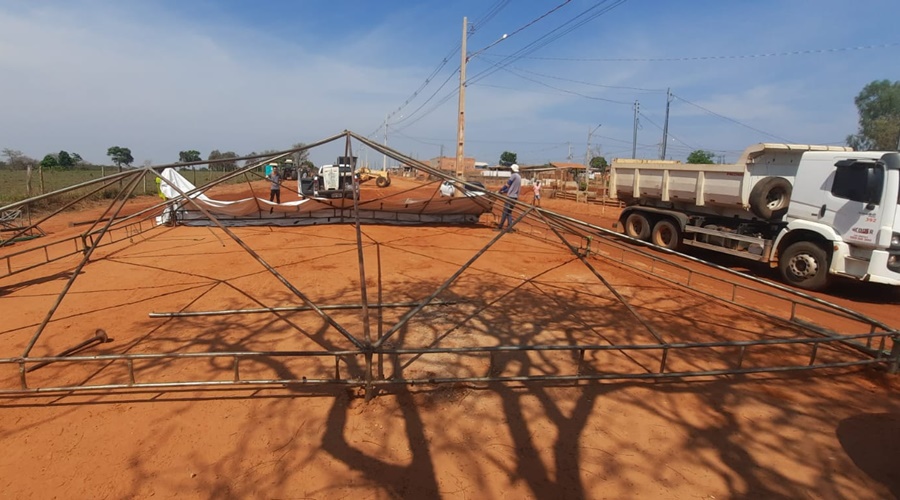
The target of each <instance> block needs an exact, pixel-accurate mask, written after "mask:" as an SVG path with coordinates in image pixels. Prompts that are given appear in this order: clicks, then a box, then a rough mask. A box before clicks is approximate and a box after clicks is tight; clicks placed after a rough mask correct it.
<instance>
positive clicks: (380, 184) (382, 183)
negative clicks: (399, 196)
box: [375, 177, 391, 188]
mask: <svg viewBox="0 0 900 500" xmlns="http://www.w3.org/2000/svg"><path fill="white" fill-rule="evenodd" d="M375 185H376V186H378V187H380V188H383V187H388V186H390V185H391V181H389V180H387V177H379V178H377V179H375Z"/></svg>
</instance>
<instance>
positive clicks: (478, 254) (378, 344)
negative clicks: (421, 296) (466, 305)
mask: <svg viewBox="0 0 900 500" xmlns="http://www.w3.org/2000/svg"><path fill="white" fill-rule="evenodd" d="M526 215H528V212H525V213H524V214H522V215H521V216H519V218H518V219H516V221H515V222H514V223H513V225H515V224H518V222H519V221H520V220H522V219H523V218H524V217H525V216H526ZM507 231H508V229H507ZM507 231H501V232H500V233H498V234H497V235H496V236H494V237H493V238H492V239H491V241H489V242H488V243H487V245H485V246H484V247H483V248H482V249H481V250H479V251H478V252H476V253H475V255H473V256H472V258H470V259H469V260H468V261H467V262H466V263H465V264H463V265H462V267H460V268H459V269H458V270H457V271H456V272H455V273H453V275H451V276H450V277H449V278H447V279H446V280H445V281H444V282H443V283H442V284H441V286H439V287H438V288H437V290H435V291H434V292H433V293H432V294H431V295H429V296H428V298H427V299H425V300H424V301H422V303H421V304H420V305H419V306H417V307H416V308H415V309H413V310H412V311H409V312H408V313H406V315H405V316H403V317H402V318H401V319H400V321H398V322H397V324H395V325H394V326H392V327H391V328H390V329H388V331H387V332H385V334H384V335H383V336H382V337H381V338H380V339H378V340H377V341H376V342H375V344H374V345H373V347H374V348H375V349H378V348H380V347H381V345H382V344H384V342H385V341H386V340H387V339H389V338H391V335H393V334H394V333H396V332H397V331H398V330H399V329H401V328H403V325H405V324H406V323H407V322H409V320H410V319H412V317H413V316H415V315H416V314H418V313H419V312H420V311H422V309H424V308H425V306H427V305H428V304H429V303H430V302H431V301H432V300H434V299H435V298H437V296H438V295H440V294H441V293H443V291H444V290H446V289H447V288H448V287H449V286H450V285H452V284H453V282H455V281H456V280H457V278H459V277H460V276H461V275H462V273H464V272H465V271H466V269H468V268H469V266H471V265H472V264H474V263H475V261H476V260H478V258H479V257H481V256H482V255H484V253H485V252H487V251H488V250H489V249H490V248H491V247H492V246H494V243H496V242H497V241H499V240H500V238H501V237H502V236H503V235H504V234H506V232H507Z"/></svg>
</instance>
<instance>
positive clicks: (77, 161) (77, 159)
mask: <svg viewBox="0 0 900 500" xmlns="http://www.w3.org/2000/svg"><path fill="white" fill-rule="evenodd" d="M72 161H73V162H75V165H80V164H82V163H84V160H83V159H82V158H81V155H80V154H78V153H72Z"/></svg>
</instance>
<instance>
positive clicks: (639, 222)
mask: <svg viewBox="0 0 900 500" xmlns="http://www.w3.org/2000/svg"><path fill="white" fill-rule="evenodd" d="M625 234H627V235H628V236H631V237H632V238H637V239H639V240H642V241H650V221H649V220H647V216H645V215H644V214H642V213H640V212H632V213H630V214H628V217H627V218H626V219H625Z"/></svg>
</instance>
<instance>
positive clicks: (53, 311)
mask: <svg viewBox="0 0 900 500" xmlns="http://www.w3.org/2000/svg"><path fill="white" fill-rule="evenodd" d="M129 174H130V175H132V176H133V178H132V179H131V180H130V181H129V183H128V186H127V192H126V193H125V195H124V196H123V197H122V199H121V203H120V204H119V208H118V209H117V210H116V212H115V213H116V215H118V214H119V212H121V211H122V208H124V207H125V202H127V201H128V197H129V196H131V193H132V192H133V191H134V189H135V188H136V187H137V185H138V180H140V178H141V177H142V175H143V174H141V175H138V174H136V173H134V172H129ZM119 196H122V193H119ZM117 201H120V200H119V199H118V198H116V199H115V200H113V201H112V202H111V203H110V206H113V205H115V204H116V202H117ZM113 220H115V216H113V217H112V218H111V219H110V220H109V221H108V222H107V223H106V225H105V226H103V228H102V229H101V230H100V231H99V234H100V237H99V238H97V241H96V242H92V244H91V246H90V247H87V248H85V252H84V257H82V258H81V262H79V263H78V265H77V266H76V267H75V270H74V271H73V272H72V276H70V277H69V280H68V281H67V282H66V284H65V285H64V286H63V289H62V291H61V292H59V295H58V296H57V297H56V302H54V303H53V306H52V307H50V310H49V311H47V314H46V315H45V316H44V320H43V321H41V324H40V325H39V326H38V329H37V331H35V332H34V335H33V336H32V337H31V340H30V341H29V342H28V345H26V346H25V350H24V351H23V352H22V357H23V358H27V357H28V354H29V353H30V352H31V349H32V348H34V344H35V343H36V342H37V341H38V339H39V338H40V336H41V334H42V333H43V332H44V329H45V328H46V327H47V324H48V323H50V320H51V319H52V318H53V315H54V314H56V311H57V309H59V306H60V304H62V301H63V299H64V298H65V297H66V294H67V293H69V289H71V288H72V285H73V284H74V283H75V279H76V278H78V276H79V275H80V274H81V270H82V269H83V268H84V266H85V265H87V263H88V262H89V261H90V260H91V255H93V253H94V250H95V249H96V248H97V247H98V246H100V240H102V239H103V235H105V234H106V231H108V230H109V227H110V226H111V225H112V223H113Z"/></svg>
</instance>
